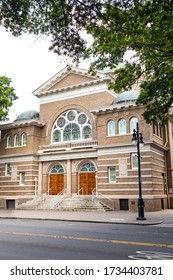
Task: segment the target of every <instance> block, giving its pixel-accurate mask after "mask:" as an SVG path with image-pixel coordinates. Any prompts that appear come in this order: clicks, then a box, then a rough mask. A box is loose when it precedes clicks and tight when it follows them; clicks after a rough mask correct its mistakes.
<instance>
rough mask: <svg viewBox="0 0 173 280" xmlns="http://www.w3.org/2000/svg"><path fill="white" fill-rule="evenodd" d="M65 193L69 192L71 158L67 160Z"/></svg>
mask: <svg viewBox="0 0 173 280" xmlns="http://www.w3.org/2000/svg"><path fill="white" fill-rule="evenodd" d="M67 194H71V160H70V159H68V160H67Z"/></svg>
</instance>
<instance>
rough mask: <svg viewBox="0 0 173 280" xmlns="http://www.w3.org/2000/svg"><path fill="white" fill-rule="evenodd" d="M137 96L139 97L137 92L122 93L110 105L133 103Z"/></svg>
mask: <svg viewBox="0 0 173 280" xmlns="http://www.w3.org/2000/svg"><path fill="white" fill-rule="evenodd" d="M138 95H139V92H138V91H124V92H122V93H120V94H118V95H117V97H116V98H115V99H114V101H113V102H112V105H114V104H121V103H128V102H135V101H136V99H137V98H138Z"/></svg>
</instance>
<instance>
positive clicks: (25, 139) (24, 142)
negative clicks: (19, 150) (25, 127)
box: [22, 132, 27, 146]
mask: <svg viewBox="0 0 173 280" xmlns="http://www.w3.org/2000/svg"><path fill="white" fill-rule="evenodd" d="M26 144H27V136H26V133H25V132H24V133H22V146H25V145H26Z"/></svg>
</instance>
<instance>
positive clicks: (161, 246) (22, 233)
mask: <svg viewBox="0 0 173 280" xmlns="http://www.w3.org/2000/svg"><path fill="white" fill-rule="evenodd" d="M0 234H8V235H19V236H32V237H44V238H54V239H69V240H77V241H89V242H101V243H112V244H122V245H137V246H147V247H159V248H171V249H172V248H173V244H164V243H150V242H138V241H126V240H114V239H110V240H109V239H99V238H88V237H76V236H68V235H53V234H42V233H28V232H14V231H13V232H9V231H0Z"/></svg>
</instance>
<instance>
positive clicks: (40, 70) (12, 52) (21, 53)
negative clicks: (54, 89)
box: [0, 27, 84, 122]
mask: <svg viewBox="0 0 173 280" xmlns="http://www.w3.org/2000/svg"><path fill="white" fill-rule="evenodd" d="M49 46H50V41H49V39H48V38H47V37H43V36H42V37H41V38H39V39H38V36H35V35H26V34H24V35H22V36H20V37H17V38H16V37H13V36H12V35H11V33H9V32H5V30H4V28H3V27H0V76H3V75H5V76H7V77H9V78H11V79H12V84H11V85H12V86H13V87H14V88H15V92H16V94H17V96H18V97H19V98H18V99H17V100H16V101H14V104H13V106H12V107H11V109H10V112H9V118H10V120H9V122H13V121H14V120H15V118H16V117H17V116H18V115H19V114H20V113H22V112H23V111H26V110H39V100H38V99H37V98H36V97H35V96H33V94H32V92H33V91H34V90H35V89H36V88H37V87H39V86H40V85H42V84H43V83H44V82H46V81H47V80H48V79H49V78H51V77H52V76H53V75H55V74H56V73H57V72H59V71H60V70H61V69H62V68H63V67H64V66H65V65H66V64H67V62H64V63H63V62H62V63H60V59H59V57H58V55H57V54H54V53H53V52H51V51H49ZM83 67H84V66H83Z"/></svg>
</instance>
